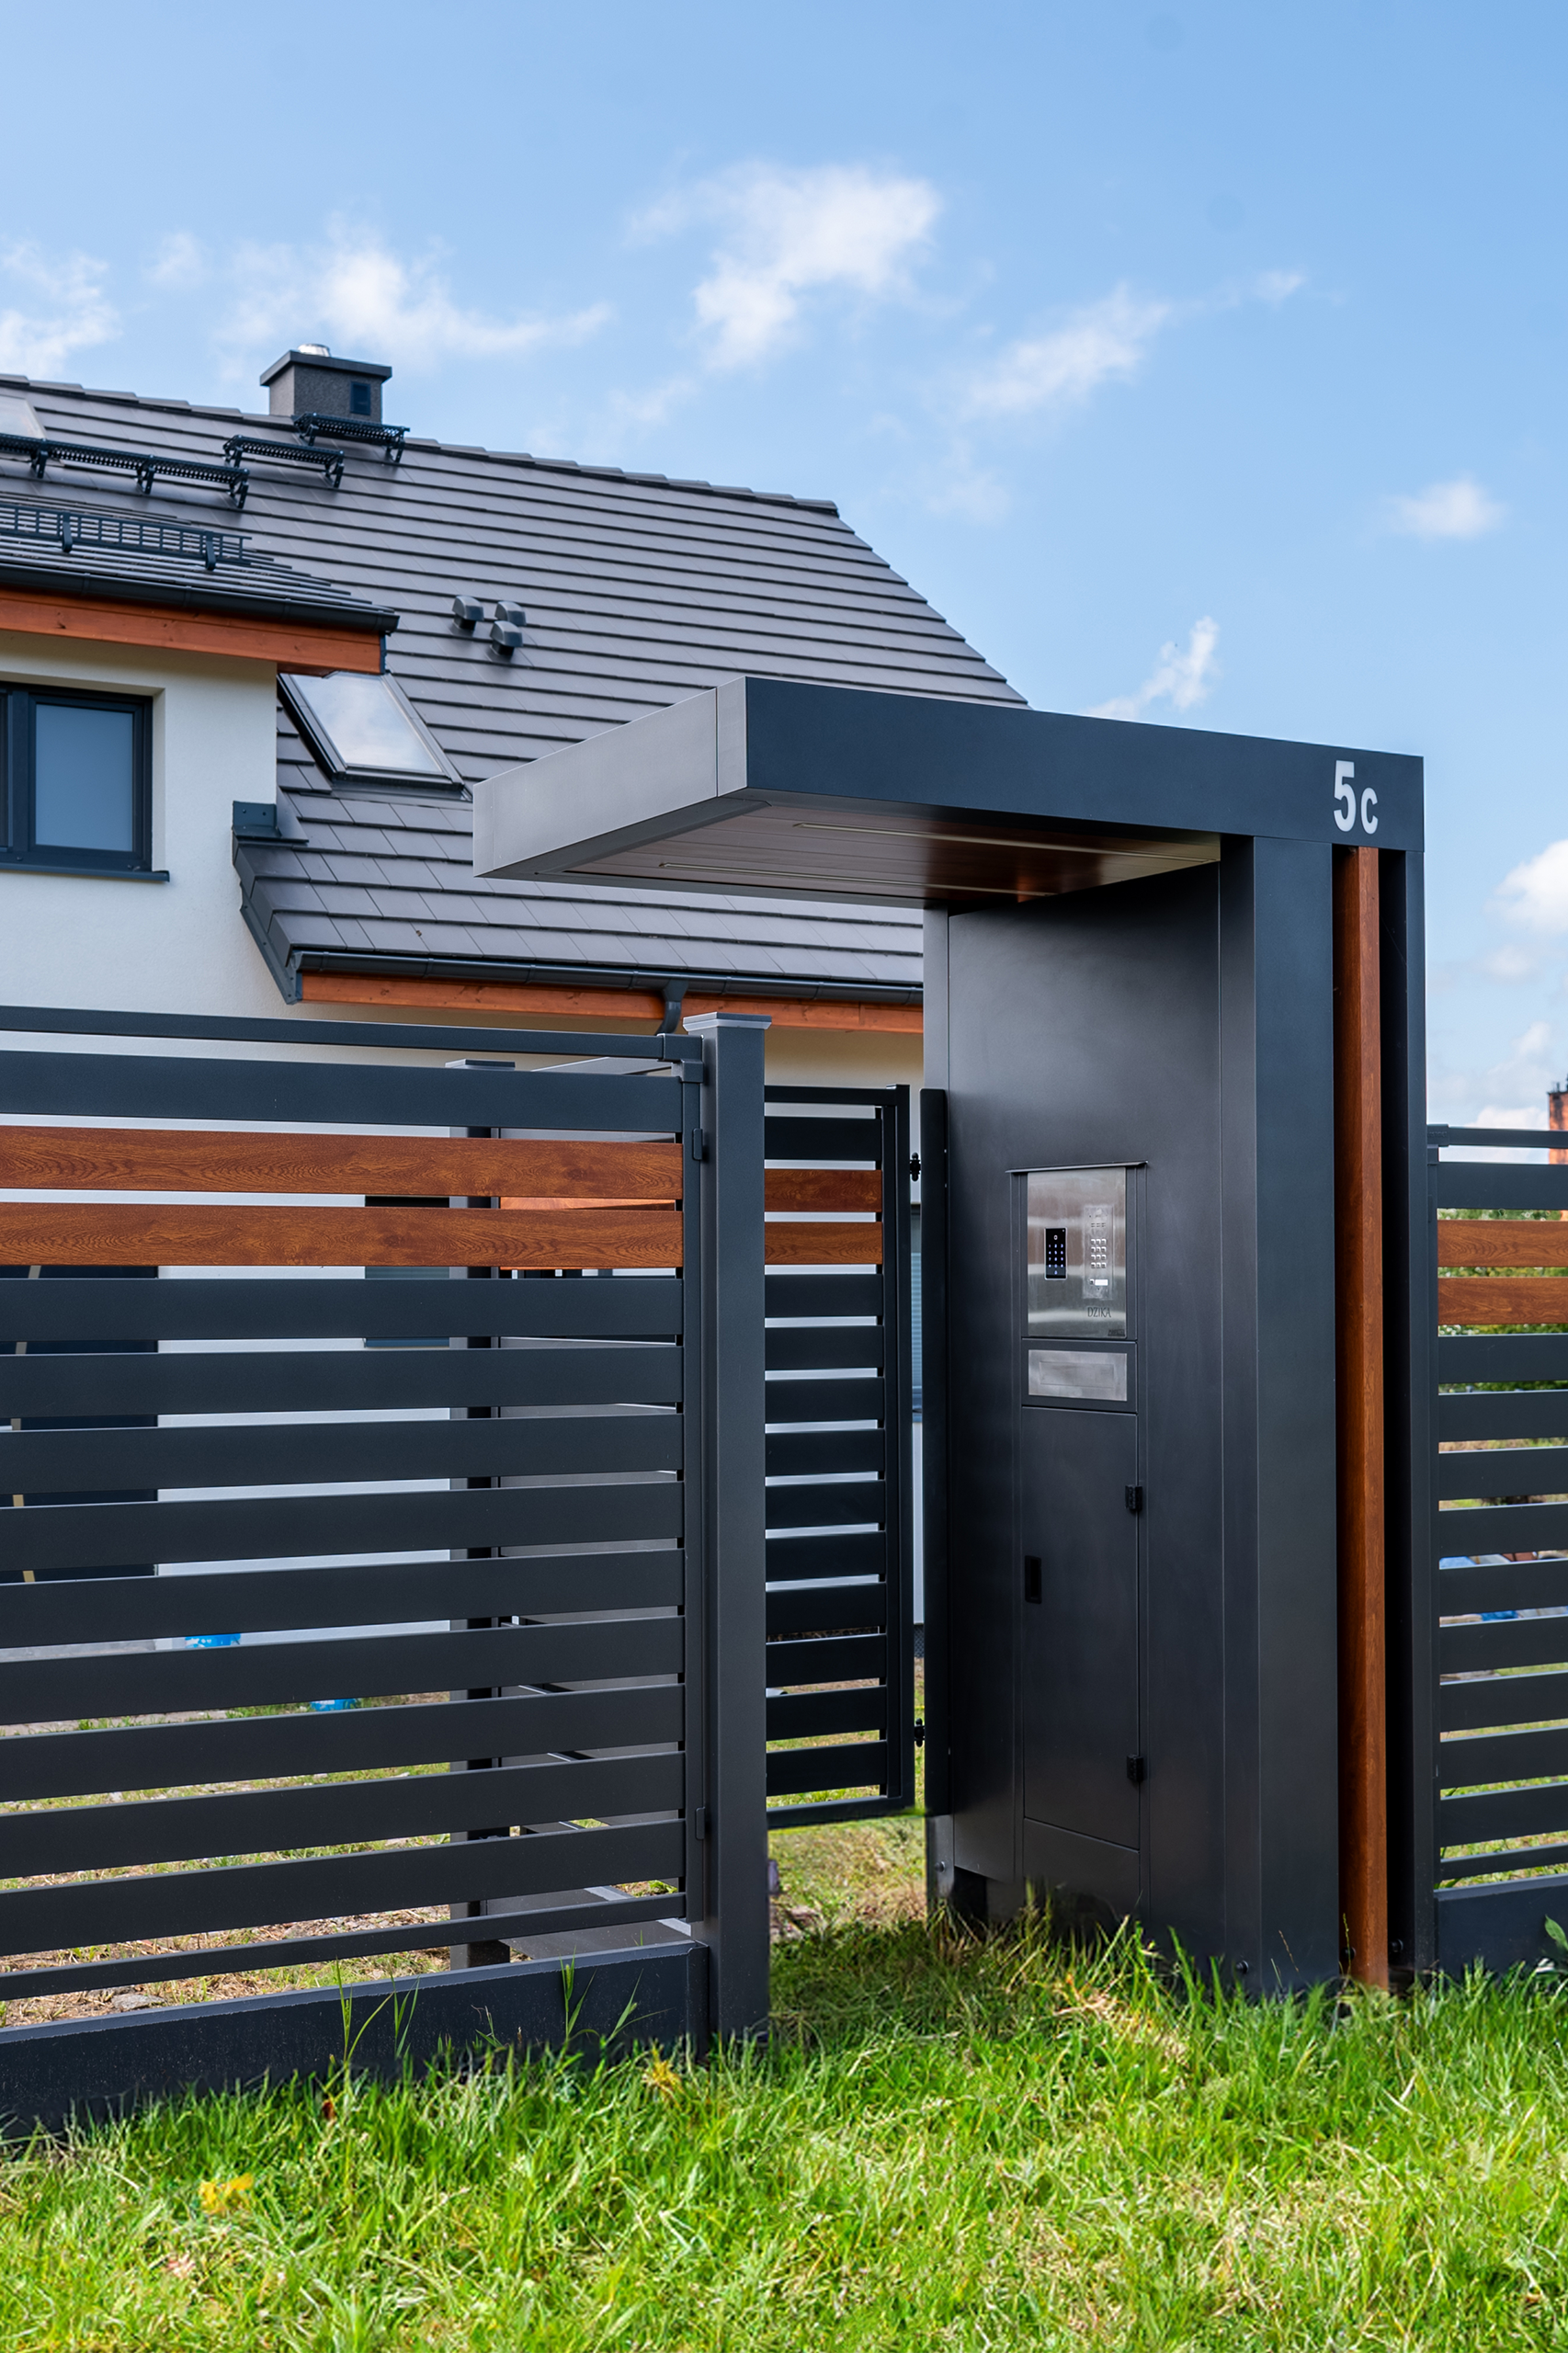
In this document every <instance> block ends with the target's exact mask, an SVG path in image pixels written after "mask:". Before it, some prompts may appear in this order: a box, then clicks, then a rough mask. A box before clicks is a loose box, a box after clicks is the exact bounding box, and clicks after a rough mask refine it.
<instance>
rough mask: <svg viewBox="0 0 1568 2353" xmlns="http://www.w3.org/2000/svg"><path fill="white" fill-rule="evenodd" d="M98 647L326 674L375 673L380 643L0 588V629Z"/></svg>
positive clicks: (244, 617)
mask: <svg viewBox="0 0 1568 2353" xmlns="http://www.w3.org/2000/svg"><path fill="white" fill-rule="evenodd" d="M4 630H14V631H17V634H18V635H21V636H25V637H48V638H52V639H54V640H55V641H56V642H58V641H60V640H62V639H68V640H71V641H73V642H79V643H85V644H96V645H140V646H147V647H151V648H153V649H154V650H156V651H158V652H160V653H165V654H225V655H227V656H229V657H230V658H231V659H233V660H236V661H241V662H266V663H269V664H271V665H273V666H274V667H276V668H277V669H279V670H303V671H306V672H309V673H311V674H312V675H313V676H325V675H326V674H327V673H328V672H329V671H332V670H359V671H366V672H370V673H376V672H379V671H380V669H381V638H380V637H379V636H376V635H372V634H371V633H370V632H369V631H367V630H348V629H341V628H333V627H331V626H330V625H327V624H322V625H317V624H314V623H311V622H304V621H286V620H266V619H264V618H262V617H260V616H258V615H255V614H248V613H197V612H187V611H185V610H183V609H180V608H175V607H172V606H167V605H137V604H130V603H122V602H121V601H120V600H119V598H118V597H51V596H48V595H46V594H42V593H40V591H39V590H37V589H32V588H6V587H0V631H4Z"/></svg>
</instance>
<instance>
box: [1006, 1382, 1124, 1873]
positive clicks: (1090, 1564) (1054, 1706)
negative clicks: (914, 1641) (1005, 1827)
mask: <svg viewBox="0 0 1568 2353" xmlns="http://www.w3.org/2000/svg"><path fill="white" fill-rule="evenodd" d="M1019 1420H1020V1423H1021V1425H1022V1427H1021V1429H1020V1432H1019V1446H1020V1454H1021V1461H1020V1463H1019V1470H1020V1473H1021V1478H1020V1488H1021V1494H1020V1502H1021V1505H1022V1515H1021V1518H1022V1535H1023V1548H1022V1549H1023V1553H1024V1591H1025V1606H1024V1610H1023V1661H1022V1665H1023V1695H1022V1696H1023V1711H1022V1712H1023V1734H1024V1812H1025V1813H1026V1815H1027V1816H1028V1817H1029V1819H1031V1820H1032V1821H1035V1822H1041V1823H1049V1824H1052V1825H1053V1826H1054V1827H1055V1828H1057V1829H1060V1830H1067V1831H1072V1832H1074V1833H1075V1834H1077V1835H1078V1836H1082V1837H1087V1838H1099V1839H1104V1840H1107V1841H1108V1842H1109V1843H1110V1844H1112V1845H1114V1846H1118V1847H1136V1846H1137V1845H1138V1816H1139V1798H1138V1787H1137V1782H1136V1780H1135V1779H1134V1773H1135V1772H1136V1770H1137V1765H1136V1760H1137V1759H1138V1756H1139V1754H1140V1750H1141V1745H1142V1744H1141V1742H1140V1739H1139V1689H1138V1686H1139V1674H1138V1520H1137V1518H1136V1516H1135V1514H1134V1513H1133V1512H1132V1511H1131V1510H1130V1509H1129V1508H1128V1490H1129V1489H1130V1488H1135V1487H1136V1483H1137V1481H1138V1476H1139V1472H1138V1421H1137V1416H1136V1415H1134V1414H1131V1413H1116V1412H1096V1411H1094V1410H1093V1409H1092V1408H1091V1409H1086V1410H1082V1411H1075V1410H1073V1409H1068V1410H1063V1409H1062V1407H1061V1406H1056V1407H1053V1408H1052V1407H1046V1408H1043V1409H1042V1408H1040V1407H1035V1408H1032V1409H1030V1408H1027V1407H1026V1409H1025V1410H1024V1411H1023V1413H1022V1414H1021V1415H1020V1416H1019ZM1036 1563H1038V1564H1039V1565H1038V1568H1037V1567H1036V1565H1035V1564H1036ZM1037 1592H1038V1595H1039V1599H1038V1600H1036V1599H1035V1595H1036V1593H1037Z"/></svg>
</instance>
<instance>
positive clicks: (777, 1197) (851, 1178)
mask: <svg viewBox="0 0 1568 2353" xmlns="http://www.w3.org/2000/svg"><path fill="white" fill-rule="evenodd" d="M764 1182H765V1184H766V1186H767V1208H768V1209H770V1210H796V1211H810V1210H815V1211H819V1212H820V1211H824V1210H828V1211H836V1212H837V1213H838V1214H839V1215H841V1216H842V1215H845V1214H846V1213H847V1212H848V1211H852V1210H862V1211H865V1210H870V1211H875V1212H876V1213H877V1214H878V1215H880V1214H881V1206H882V1177H881V1169H878V1168H769V1169H767V1171H766V1172H765V1176H764ZM1564 1232H1565V1233H1568V1227H1565V1228H1564Z"/></svg>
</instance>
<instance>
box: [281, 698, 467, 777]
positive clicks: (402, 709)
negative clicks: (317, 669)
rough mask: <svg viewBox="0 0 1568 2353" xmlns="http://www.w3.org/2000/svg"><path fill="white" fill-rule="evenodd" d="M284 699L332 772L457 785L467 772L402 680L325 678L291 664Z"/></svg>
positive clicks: (313, 747) (314, 749)
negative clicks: (300, 673)
mask: <svg viewBox="0 0 1568 2353" xmlns="http://www.w3.org/2000/svg"><path fill="white" fill-rule="evenodd" d="M278 686H279V687H280V688H281V689H282V693H283V699H284V701H285V703H286V704H287V705H288V708H289V711H290V716H291V717H292V718H293V720H294V722H295V723H296V724H297V726H298V727H299V730H300V733H301V735H303V737H304V738H305V741H306V743H307V744H308V745H310V747H311V749H312V752H313V753H314V754H315V756H316V758H317V759H318V760H319V761H320V763H321V765H322V767H324V769H325V770H326V772H327V774H328V776H330V777H332V778H334V779H335V780H337V781H338V782H341V783H344V784H374V785H383V786H384V785H388V784H393V785H396V784H401V785H413V786H416V787H417V788H418V789H419V790H422V791H426V792H429V791H432V790H435V791H447V792H457V791H460V790H462V779H461V777H460V775H459V774H458V771H457V769H456V768H455V767H453V766H452V763H451V762H450V760H449V759H448V757H447V756H446V754H445V752H443V751H442V749H441V747H440V745H438V744H437V741H436V739H435V737H434V736H433V735H432V734H431V733H430V731H429V729H428V728H427V727H426V724H425V722H424V721H423V720H422V719H421V718H420V716H419V714H418V712H417V711H416V710H415V708H414V705H413V704H412V703H411V702H410V701H409V699H408V697H407V696H406V695H405V694H404V693H403V689H402V688H401V687H400V686H399V685H398V684H397V682H396V680H395V679H393V678H391V677H389V676H387V675H386V673H385V672H384V671H383V672H381V675H380V676H364V675H361V674H360V673H359V672H358V671H354V670H334V671H333V672H332V673H331V674H330V675H329V676H326V677H324V678H307V677H303V676H297V675H296V674H295V673H293V672H291V671H287V672H284V673H283V674H282V675H281V676H279V678H278Z"/></svg>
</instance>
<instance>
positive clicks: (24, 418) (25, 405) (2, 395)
mask: <svg viewBox="0 0 1568 2353" xmlns="http://www.w3.org/2000/svg"><path fill="white" fill-rule="evenodd" d="M0 433H25V434H26V435H27V436H28V438H29V440H33V441H41V440H42V439H43V438H44V430H43V427H42V426H41V425H40V423H39V421H38V418H37V415H35V414H34V411H33V404H32V403H31V401H25V400H23V398H22V396H21V394H20V393H19V392H0Z"/></svg>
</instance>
